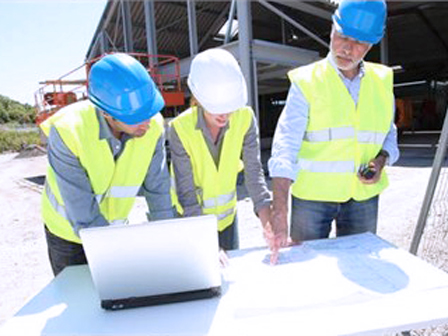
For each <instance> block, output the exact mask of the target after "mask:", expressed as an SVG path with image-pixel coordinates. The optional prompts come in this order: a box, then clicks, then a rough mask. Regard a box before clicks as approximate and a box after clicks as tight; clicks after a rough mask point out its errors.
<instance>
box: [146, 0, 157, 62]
mask: <svg viewBox="0 0 448 336" xmlns="http://www.w3.org/2000/svg"><path fill="white" fill-rule="evenodd" d="M144 5H145V28H146V48H147V50H148V54H150V55H157V36H156V17H155V12H154V1H153V0H145V2H144ZM150 62H154V63H157V60H156V59H152V58H150ZM150 65H151V66H152V65H153V64H150Z"/></svg>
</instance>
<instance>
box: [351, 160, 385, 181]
mask: <svg viewBox="0 0 448 336" xmlns="http://www.w3.org/2000/svg"><path fill="white" fill-rule="evenodd" d="M386 161H387V157H386V156H384V155H378V156H377V157H376V158H375V159H373V160H372V161H370V162H369V164H368V167H369V168H370V170H372V171H374V175H373V176H372V177H371V178H366V177H365V176H363V175H361V173H360V172H358V178H359V180H360V181H361V182H362V183H364V184H375V183H377V182H378V181H379V180H380V178H381V173H382V171H383V168H384V166H385V165H386Z"/></svg>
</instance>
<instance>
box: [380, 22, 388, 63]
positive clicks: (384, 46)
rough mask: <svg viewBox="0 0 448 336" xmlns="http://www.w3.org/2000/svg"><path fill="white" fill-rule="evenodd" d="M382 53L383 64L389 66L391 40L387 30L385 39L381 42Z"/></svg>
mask: <svg viewBox="0 0 448 336" xmlns="http://www.w3.org/2000/svg"><path fill="white" fill-rule="evenodd" d="M380 52H381V63H382V64H385V65H388V64H389V39H388V35H387V30H386V31H385V32H384V37H383V39H382V40H381V44H380Z"/></svg>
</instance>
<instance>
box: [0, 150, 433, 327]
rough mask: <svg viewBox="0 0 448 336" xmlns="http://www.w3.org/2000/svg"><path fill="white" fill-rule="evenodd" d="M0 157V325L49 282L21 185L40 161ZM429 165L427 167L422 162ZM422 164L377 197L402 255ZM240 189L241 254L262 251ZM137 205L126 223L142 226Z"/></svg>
mask: <svg viewBox="0 0 448 336" xmlns="http://www.w3.org/2000/svg"><path fill="white" fill-rule="evenodd" d="M16 156H17V153H15V154H4V155H0V171H1V175H0V204H1V210H0V214H1V218H2V221H1V222H0V232H1V233H2V234H1V235H0V293H2V300H0V324H1V323H2V322H4V321H5V320H6V319H8V318H10V317H11V316H13V315H14V313H15V312H16V311H17V310H19V309H20V308H21V307H22V306H23V305H24V304H25V303H26V302H27V300H29V299H30V298H31V297H32V296H34V295H35V294H36V293H38V292H39V291H40V290H41V289H42V288H43V287H44V286H45V285H46V284H48V282H49V281H51V279H52V278H53V276H52V273H51V269H50V265H49V262H48V259H47V254H46V243H45V239H44V231H43V226H42V222H41V219H40V192H41V187H40V186H38V185H36V184H35V183H33V182H30V181H29V180H27V178H32V177H36V176H40V175H44V174H45V166H46V156H37V157H29V158H21V159H17V158H15V157H16ZM428 162H429V161H428ZM428 162H426V163H424V164H416V165H414V166H411V165H409V164H402V165H401V166H395V167H388V173H389V176H390V187H389V188H388V189H387V190H386V191H385V192H384V193H383V194H382V196H381V197H380V215H379V228H378V234H379V235H380V236H381V237H383V238H385V239H386V240H388V241H390V242H391V243H393V244H395V245H396V246H398V247H401V248H404V249H408V248H409V245H410V241H411V238H412V235H413V231H414V226H415V223H416V220H417V217H418V214H419V210H420V206H421V203H422V200H423V197H424V193H425V189H426V184H427V181H428V178H429V174H430V171H431V168H430V166H429V165H428ZM246 195H247V193H246V192H245V190H244V187H240V190H239V198H240V200H239V202H238V216H239V223H240V229H239V233H240V245H241V248H247V247H254V246H263V245H265V244H264V241H263V238H262V232H261V228H260V223H259V221H258V219H257V218H256V217H255V215H254V214H253V211H252V202H251V200H250V199H249V198H247V197H246ZM144 208H145V205H144V202H142V200H139V202H138V204H137V206H136V208H135V209H134V211H133V212H132V214H131V222H134V221H135V222H138V221H141V220H144V215H143V214H144Z"/></svg>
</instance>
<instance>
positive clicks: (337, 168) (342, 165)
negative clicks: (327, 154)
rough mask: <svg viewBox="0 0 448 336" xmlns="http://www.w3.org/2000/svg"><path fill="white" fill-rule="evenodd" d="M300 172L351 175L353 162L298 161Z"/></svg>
mask: <svg viewBox="0 0 448 336" xmlns="http://www.w3.org/2000/svg"><path fill="white" fill-rule="evenodd" d="M298 163H299V167H300V169H301V170H307V171H310V172H313V173H353V172H355V171H356V170H355V163H354V162H353V161H312V160H306V159H299V162H298Z"/></svg>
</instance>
